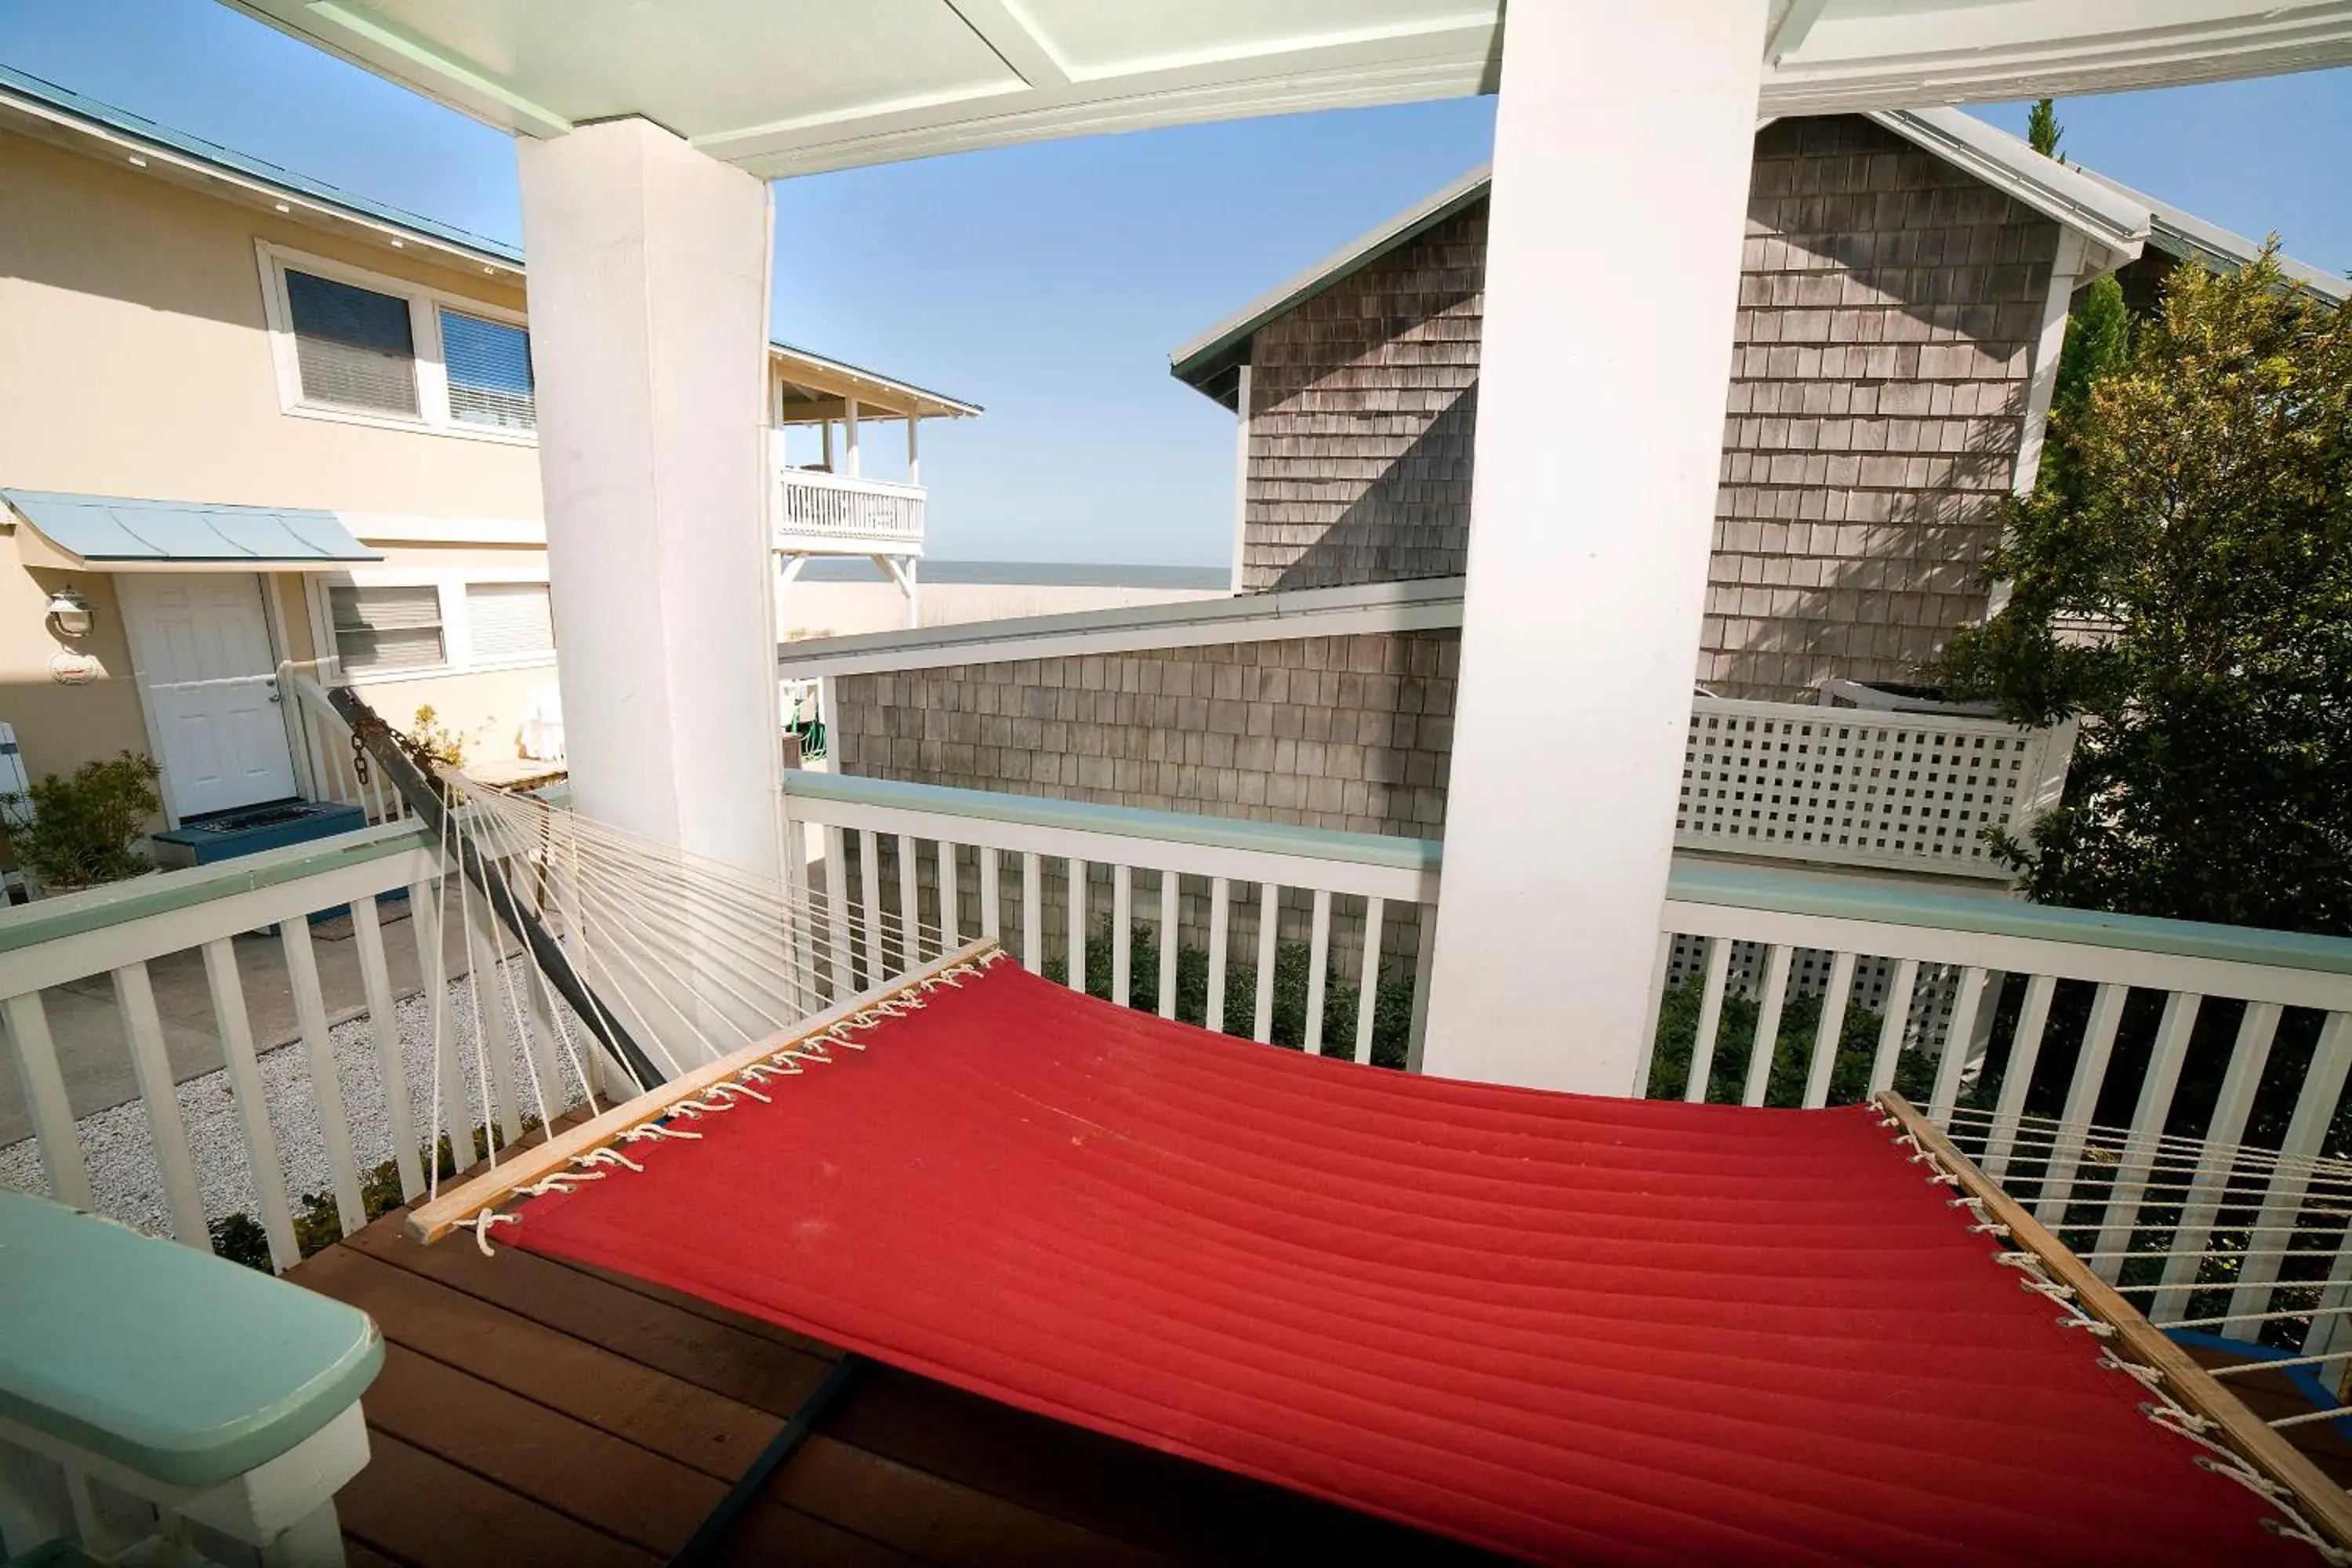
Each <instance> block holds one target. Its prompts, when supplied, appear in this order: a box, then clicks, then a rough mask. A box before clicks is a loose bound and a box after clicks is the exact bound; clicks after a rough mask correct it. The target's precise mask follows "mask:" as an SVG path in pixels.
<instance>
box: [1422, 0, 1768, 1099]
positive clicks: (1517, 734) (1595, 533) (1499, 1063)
mask: <svg viewBox="0 0 2352 1568" xmlns="http://www.w3.org/2000/svg"><path fill="white" fill-rule="evenodd" d="M1767 5H1768V0H1645V3H1644V4H1643V5H1583V4H1572V3H1566V0H1554V3H1541V0H1538V3H1536V4H1528V5H1513V6H1512V7H1511V10H1510V14H1509V19H1508V22H1507V30H1506V33H1505V37H1504V46H1503V69H1502V90H1501V102H1500V104H1499V105H1498V107H1497V110H1496V121H1495V184H1494V197H1493V205H1492V209H1491V213H1490V216H1489V220H1488V235H1487V252H1486V324H1485V331H1484V334H1483V337H1484V342H1485V349H1484V351H1483V355H1482V359H1481V363H1480V365H1479V387H1478V430H1477V440H1476V447H1475V475H1476V478H1475V490H1474V492H1473V497H1472V503H1471V530H1470V555H1469V570H1468V577H1469V582H1468V588H1467V599H1466V603H1465V606H1464V613H1463V629H1462V668H1461V682H1460V686H1459V689H1458V695H1457V698H1456V710H1455V720H1454V761H1453V773H1452V779H1451V784H1450V791H1449V796H1448V799H1447V801H1446V808H1445V816H1446V826H1445V869H1444V884H1443V889H1442V893H1441V901H1440V903H1439V906H1438V915H1437V952H1436V955H1435V965H1434V971H1433V974H1432V977H1431V995H1430V1014H1429V1025H1428V1039H1427V1047H1426V1051H1425V1054H1424V1057H1423V1064H1424V1067H1425V1068H1426V1070H1428V1071H1430V1072H1433V1073H1437V1074H1441V1075H1444V1076H1446V1077H1453V1078H1467V1079H1484V1080H1487V1081H1492V1082H1504V1083H1518V1084H1529V1085H1536V1086H1540V1087H1544V1088H1552V1089H1581V1090H1588V1091H1592V1092H1597V1093H1607V1094H1626V1093H1630V1092H1633V1091H1634V1089H1635V1085H1634V1083H1633V1075H1634V1071H1635V1064H1636V1062H1637V1061H1638V1060H1639V1059H1640V1058H1641V1057H1642V1056H1643V1052H1642V1049H1641V1038H1640V1036H1641V1031H1642V1027H1643V1017H1644V1015H1645V1012H1646V1007H1645V1002H1646V997H1647V993H1648V989H1649V986H1650V984H1651V980H1652V974H1651V969H1652V963H1653V960H1654V956H1655V952H1656V948H1657V942H1658V919H1659V914H1660V909H1661V906H1662V904H1663V902H1664V897H1665V889H1666V873H1667V867H1668V861H1669V858H1670V856H1671V853H1672V848H1673V841H1674V816H1675V791H1676V790H1677V788H1678V787H1679V784H1680V779H1681V773H1682V756H1683V742H1684V738H1685V727H1686V726H1687V725H1688V723H1689V721H1690V710H1691V681H1692V679H1693V675H1694V672H1695V670H1696V663H1697V648H1698V632H1699V611H1700V606H1701V603H1702V599H1703V596H1704V593H1705V589H1706V570H1707V555H1708V551H1709V547H1710V543H1711V539H1712V533H1713V527H1712V521H1713V518H1714V512H1715V494H1716V475H1717V468H1718V465H1719V463H1720V455H1721V447H1722V440H1723V410H1724V401H1725V386H1726V384H1727V379H1728V373H1729V368H1730V352H1731V336H1732V315H1733V310H1734V309H1735V307H1736V305H1737V302H1738V278H1739V261H1740V244H1741V239H1742V236H1743V234H1744V232H1745V228H1746V204H1747V195H1748V165H1749V163H1750V161H1751V159H1752V157H1753V143H1754V137H1755V130H1756V110H1757V80H1758V75H1759V61H1760V57H1761V53H1762V46H1763V38H1764V20H1765V14H1766V10H1767Z"/></svg>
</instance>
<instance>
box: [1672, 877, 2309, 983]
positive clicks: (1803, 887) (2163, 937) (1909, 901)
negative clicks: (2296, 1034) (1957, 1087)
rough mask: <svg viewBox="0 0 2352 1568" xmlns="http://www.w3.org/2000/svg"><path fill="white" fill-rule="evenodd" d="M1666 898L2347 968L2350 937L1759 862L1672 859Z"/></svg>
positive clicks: (2284, 965) (2270, 963)
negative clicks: (2114, 910)
mask: <svg viewBox="0 0 2352 1568" xmlns="http://www.w3.org/2000/svg"><path fill="white" fill-rule="evenodd" d="M1666 896H1667V898H1668V899H1669V900H1674V901H1676V902H1681V903H1689V904H1714V905H1724V906H1729V907H1733V908H1739V909H1750V910H1773V911H1776V912H1778V913H1781V914H1792V915H1814V916H1820V917H1823V918H1827V919H1832V920H1850V921H1868V922H1872V923H1875V924H1880V925H1899V926H1916V927H1927V928H1931V929H1935V930H1938V931H1966V932H1969V933H1972V934H1975V935H1981V936H2005V937H2018V938H2022V939H2025V940H2029V941H2034V942H2073V943H2075V944H2077V945H2079V946H2084V947H2104V948H2121V949H2127V950H2129V951H2132V952H2152V953H2162V954H2167V955H2169V956H2173V957H2179V958H2203V959H2212V960H2216V961H2219V962H2221V963H2251V964H2261V965H2263V966H2266V967H2269V968H2273V969H2300V970H2308V971H2312V972H2314V973H2324V974H2352V940H2347V939H2346V938H2343V937H2333V936H2316V935H2313V934H2311V933H2309V932H2306V931H2268V930H2264V929H2263V928H2261V927H2258V926H2227V925H2210V924H2206V923H2203V922H2201V921H2174V920H2161V919H2158V918H2156V917H2153V916H2149V915H2119V914H2111V913H2108V912H2106V911H2105V910H2075V909H2067V908H2064V907H2063V906H2060V905H2056V904H2030V903H2025V902H2023V901H2021V900H2009V899H1991V898H1986V897H1984V896H1983V895H1981V894H1969V893H1952V892H1945V891H1941V890H1938V889H1927V888H1917V887H1906V886H1904V885H1901V884H1898V883H1890V882H1874V881H1862V880H1858V879H1857V880H1853V881H1847V880H1842V879H1831V878H1827V877H1823V876H1821V875H1819V874H1814V875H1810V876H1809V875H1805V874H1802V873H1791V872H1788V871H1781V870H1774V869H1770V868H1766V867H1761V866H1744V865H1726V864H1723V863H1721V862H1717V861H1712V860H1709V861H1688V860H1678V861H1676V863H1675V868H1674V872H1673V875H1672V876H1671V877H1670V878H1669V879H1668V882H1667V890H1666Z"/></svg>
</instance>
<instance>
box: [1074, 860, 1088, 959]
mask: <svg viewBox="0 0 2352 1568" xmlns="http://www.w3.org/2000/svg"><path fill="white" fill-rule="evenodd" d="M1086 988H1087V863H1086V862H1085V861H1084V860H1081V859H1079V858H1077V857H1076V856H1075V855H1073V856H1071V857H1070V989H1071V990H1073V991H1084V990H1085V989H1086Z"/></svg>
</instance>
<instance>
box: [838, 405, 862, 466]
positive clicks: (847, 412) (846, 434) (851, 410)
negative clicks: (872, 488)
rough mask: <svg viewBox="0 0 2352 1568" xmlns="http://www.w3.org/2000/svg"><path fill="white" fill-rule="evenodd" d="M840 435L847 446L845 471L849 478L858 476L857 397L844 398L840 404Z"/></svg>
mask: <svg viewBox="0 0 2352 1568" xmlns="http://www.w3.org/2000/svg"><path fill="white" fill-rule="evenodd" d="M841 435H842V439H843V441H844V442H845V444H846V446H847V447H848V448H849V452H848V460H847V463H846V464H845V471H846V472H847V473H848V475H849V477H850V478H851V479H856V478H857V476H858V468H857V399H856V398H854V397H850V398H845V399H843V400H842V405H841Z"/></svg>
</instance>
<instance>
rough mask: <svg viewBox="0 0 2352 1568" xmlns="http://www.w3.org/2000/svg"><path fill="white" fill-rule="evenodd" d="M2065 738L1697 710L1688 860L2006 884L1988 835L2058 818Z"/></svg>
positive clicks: (1841, 711)
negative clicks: (1706, 856) (1704, 855)
mask: <svg viewBox="0 0 2352 1568" xmlns="http://www.w3.org/2000/svg"><path fill="white" fill-rule="evenodd" d="M2073 746H2074V726H2073V725H2071V724H2067V725H2062V726H2060V727H2058V728H2057V729H2054V730H2021V729H2018V728H2016V727H2015V726H2013V725H2010V724H2005V723H2002V722H2000V721H1999V720H1993V719H1971V718H1958V717H1948V716H1945V715H1940V714H1920V713H1874V712H1869V711H1867V710H1858V709H1852V708H1815V707H1809V706H1803V705H1800V704H1797V703H1783V702H1734V701H1729V700H1724V699H1721V698H1710V697H1702V698H1699V699H1697V700H1696V701H1695V702H1694V703H1693V705H1692V712H1691V721H1690V735H1689V740H1688V741H1687V742H1686V743H1685V748H1684V752H1683V780H1682V795H1681V798H1680V800H1679V801H1678V803H1677V807H1676V815H1675V844H1676V846H1677V847H1681V848H1685V849H1706V850H1712V851H1715V852H1717V853H1721V854H1733V855H1758V856H1765V857H1769V858H1774V859H1783V860H1811V861H1819V862H1824V863H1828V864H1832V865H1850V866H1880V867H1892V868H1903V869H1906V870H1916V871H1934V872H1940V873H1943V874H1945V875H1948V876H1967V877H1992V878H2006V877H2007V876H2008V875H2009V872H2008V870H2007V869H2006V868H2004V867H2003V866H2002V865H2001V864H2000V862H1999V861H1998V860H1997V859H1995V858H1994V857H1993V854H1992V851H1991V848H1990V846H1989V845H1988V844H1987V843H1986V842H1985V838H1984V830H1985V829H1986V828H1988V827H1992V826H2002V827H2006V828H2008V829H2009V830H2010V832H2011V833H2012V834H2015V835H2017V836H2019V837H2023V835H2024V833H2025V830H2026V829H2027V827H2028V826H2030V825H2031V824H2032V822H2033V820H2034V818H2036V817H2038V816H2040V815H2041V814H2042V812H2044V811H2046V810H2048V809H2049V808H2050V807H2051V806H2053V805H2056V804H2057V800H2058V793H2059V790H2060V788H2061V787H2062V786H2063V784H2064V783H2065V778H2066V759H2067V755H2068V753H2069V752H2071V751H2072V749H2073Z"/></svg>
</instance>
